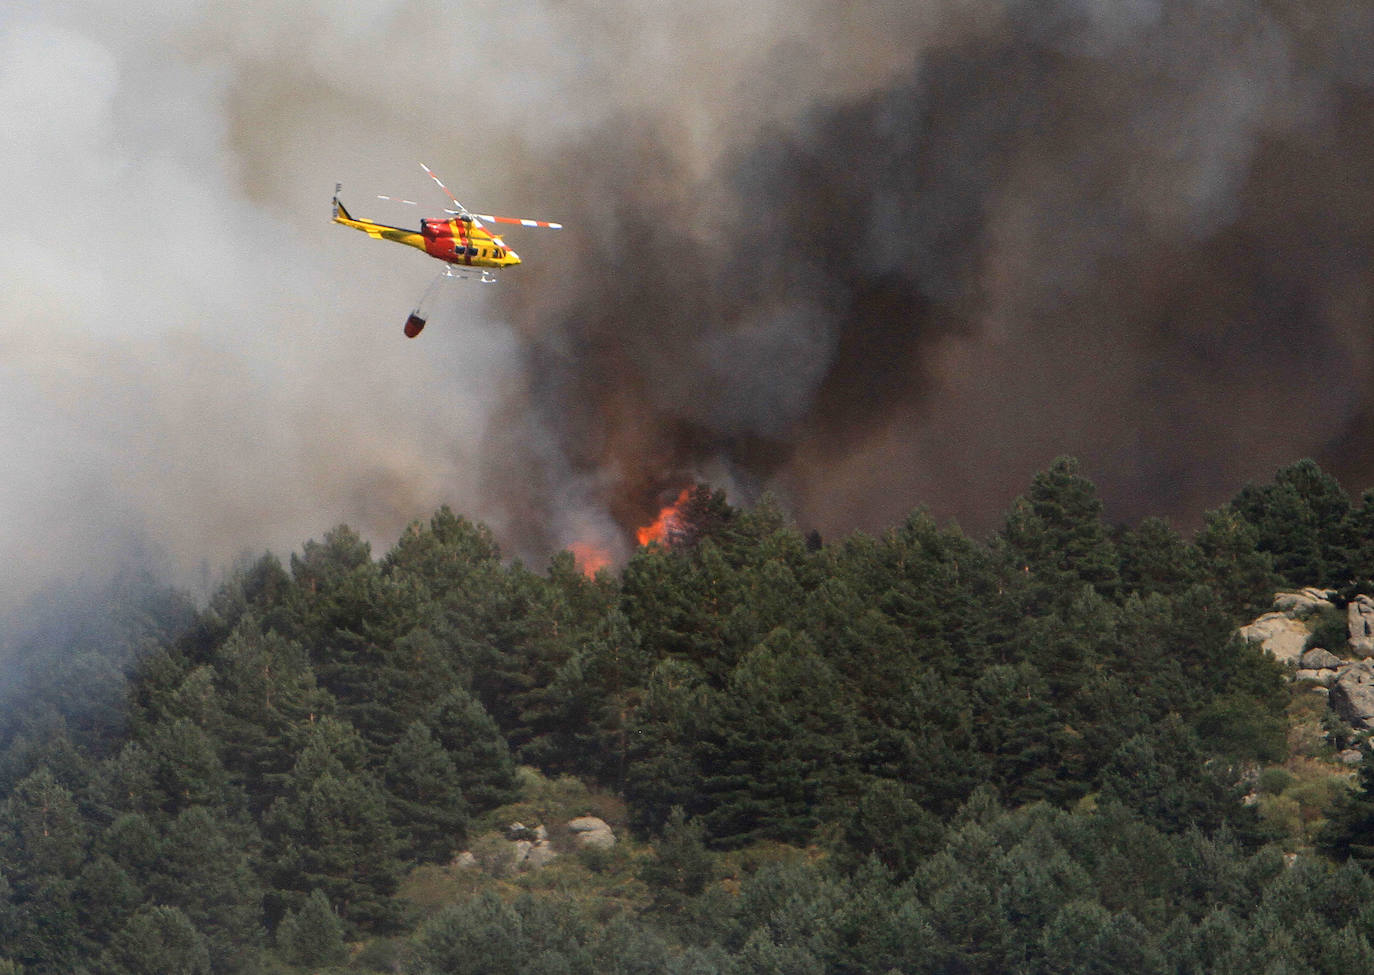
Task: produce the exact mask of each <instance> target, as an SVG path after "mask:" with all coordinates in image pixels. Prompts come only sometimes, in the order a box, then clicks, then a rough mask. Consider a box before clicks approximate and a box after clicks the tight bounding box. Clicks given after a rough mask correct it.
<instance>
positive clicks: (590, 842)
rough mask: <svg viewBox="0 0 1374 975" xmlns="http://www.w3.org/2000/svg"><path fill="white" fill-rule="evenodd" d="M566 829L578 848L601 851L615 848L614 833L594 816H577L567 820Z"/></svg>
mask: <svg viewBox="0 0 1374 975" xmlns="http://www.w3.org/2000/svg"><path fill="white" fill-rule="evenodd" d="M568 829H569V830H570V831H571V832H572V834H573V838H574V839H575V840H576V841H577V845H578V846H594V847H599V848H601V849H603V850H604V849H609V848H610V847H612V846H615V833H614V832H613V831H612V830H611V827H610V825H609V824H608V823H607V822H606V821H605V820H604V819H599V818H597V817H596V816H578V817H577V818H576V819H572V820H569V821H568Z"/></svg>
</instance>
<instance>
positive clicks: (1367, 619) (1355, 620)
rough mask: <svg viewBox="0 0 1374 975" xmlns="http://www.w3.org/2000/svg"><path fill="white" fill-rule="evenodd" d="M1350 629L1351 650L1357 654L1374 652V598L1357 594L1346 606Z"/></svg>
mask: <svg viewBox="0 0 1374 975" xmlns="http://www.w3.org/2000/svg"><path fill="white" fill-rule="evenodd" d="M1345 612H1346V622H1347V626H1348V627H1349V629H1350V650H1351V652H1352V653H1357V654H1370V653H1374V599H1370V598H1369V597H1368V596H1356V597H1355V598H1354V599H1352V600H1350V603H1349V604H1348V605H1347V606H1346V610H1345Z"/></svg>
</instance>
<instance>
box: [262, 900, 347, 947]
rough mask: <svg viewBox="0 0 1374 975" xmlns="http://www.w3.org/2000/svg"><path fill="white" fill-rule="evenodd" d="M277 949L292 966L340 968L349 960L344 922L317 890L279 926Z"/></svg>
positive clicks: (283, 919)
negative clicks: (340, 965) (338, 965)
mask: <svg viewBox="0 0 1374 975" xmlns="http://www.w3.org/2000/svg"><path fill="white" fill-rule="evenodd" d="M277 948H278V950H279V951H280V952H281V955H282V957H283V958H285V959H286V961H288V962H290V963H291V964H293V965H302V966H318V965H337V964H340V963H342V962H343V961H344V960H345V959H346V958H347V957H348V946H347V945H345V944H344V927H343V922H342V921H341V920H339V915H338V914H336V913H334V908H333V907H331V906H330V904H329V898H328V897H326V896H325V894H324V891H322V890H320V889H319V888H318V887H317V888H315V889H314V890H313V891H311V892H310V896H309V897H307V898H306V900H305V903H304V904H302V905H301V908H300V910H299V911H288V912H287V913H286V916H285V917H283V918H282V921H281V924H280V925H278V926H277Z"/></svg>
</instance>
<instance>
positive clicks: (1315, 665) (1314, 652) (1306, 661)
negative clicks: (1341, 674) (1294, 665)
mask: <svg viewBox="0 0 1374 975" xmlns="http://www.w3.org/2000/svg"><path fill="white" fill-rule="evenodd" d="M1340 665H1341V658H1340V657H1338V656H1336V655H1335V654H1334V653H1332V652H1331V651H1330V650H1323V649H1322V648H1321V647H1313V648H1312V649H1311V650H1309V651H1307V652H1306V653H1305V654H1303V655H1302V659H1301V660H1299V661H1298V666H1299V667H1301V668H1303V669H1304V670H1335V669H1336V668H1337V667H1339V666H1340Z"/></svg>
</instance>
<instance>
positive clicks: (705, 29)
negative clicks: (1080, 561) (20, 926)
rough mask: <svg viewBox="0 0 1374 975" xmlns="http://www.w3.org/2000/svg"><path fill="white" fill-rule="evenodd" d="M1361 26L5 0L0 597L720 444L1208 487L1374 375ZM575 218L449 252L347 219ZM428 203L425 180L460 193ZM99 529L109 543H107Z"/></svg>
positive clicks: (902, 465)
mask: <svg viewBox="0 0 1374 975" xmlns="http://www.w3.org/2000/svg"><path fill="white" fill-rule="evenodd" d="M1371 35H1374V17H1372V16H1371V15H1370V14H1369V13H1368V11H1367V10H1366V9H1365V8H1364V6H1363V5H1361V4H1358V3H1355V2H1353V0H1351V2H1343V0H1327V2H1325V3H1320V4H1315V5H1314V4H1310V3H1309V4H1303V5H1301V6H1299V5H1297V4H1296V3H1294V2H1273V3H1268V4H1265V5H1262V6H1261V7H1258V8H1256V7H1255V6H1254V5H1245V4H1241V3H1240V2H1238V0H1223V2H1208V3H1203V2H1200V0H1192V2H1184V0H1155V2H1150V0H1135V2H1129V3H1106V2H1094V0H1063V2H1057V3H1049V4H1045V3H1036V4H1029V3H1019V2H1013V0H939V2H934V3H923V4H911V3H909V2H905V0H903V2H896V0H869V2H866V3H862V4H857V5H855V4H841V3H836V2H834V0H794V2H789V3H781V2H776V3H775V2H763V3H754V4H735V3H726V2H724V0H692V2H689V3H683V4H676V5H672V6H671V8H670V9H667V8H664V7H663V6H662V5H657V4H647V3H642V2H636V0H613V2H602V0H598V2H595V3H592V2H589V0H557V2H555V0H539V2H536V0H508V2H504V3H499V4H498V3H495V2H482V0H474V2H472V3H469V4H464V5H462V6H461V7H455V6H446V5H441V4H436V3H433V2H432V0H359V2H356V3H352V4H349V5H348V6H347V9H346V10H345V9H343V8H340V7H339V6H338V5H337V4H332V3H326V2H323V0H305V2H296V3H290V4H287V3H258V4H242V3H236V2H230V0H178V2H175V3H167V2H164V0H157V2H154V0H132V2H126V0H121V2H120V3H119V4H118V5H116V4H114V3H111V2H109V0H74V2H72V3H68V4H64V5H52V4H44V3H40V2H37V0H19V2H17V3H12V4H9V5H8V6H7V7H6V8H5V10H4V12H3V13H0V118H3V119H4V120H5V123H6V139H5V140H4V142H3V143H0V175H3V177H4V178H3V181H0V185H3V186H4V187H5V194H6V197H5V211H6V213H7V214H8V216H9V219H8V220H7V221H6V224H7V228H6V232H7V234H8V238H9V239H8V241H7V246H6V247H5V248H4V249H3V250H0V452H3V456H4V457H5V459H6V463H5V465H4V468H5V473H4V474H3V475H0V503H3V505H4V508H3V510H4V511H5V513H6V516H7V517H6V518H5V520H4V522H3V524H0V553H2V554H3V555H4V556H5V557H4V559H3V560H2V561H0V566H2V568H0V601H3V602H4V603H7V604H10V605H13V604H15V603H17V602H18V601H19V600H21V599H22V598H23V597H24V596H25V595H26V594H28V593H31V592H33V591H36V590H37V589H38V588H39V587H40V586H41V585H42V584H43V582H44V580H46V579H49V578H52V577H54V576H59V575H66V576H71V575H74V574H79V573H80V572H89V573H94V574H96V575H99V574H102V573H107V572H108V571H109V570H110V569H111V568H113V567H114V566H115V565H118V564H120V563H121V562H125V561H128V560H129V559H131V558H138V559H143V560H152V561H154V562H160V563H161V564H162V565H163V567H164V568H165V569H166V571H168V572H169V573H172V574H173V575H174V576H177V577H179V578H180V579H181V580H182V581H186V580H188V579H191V580H193V579H194V578H195V576H196V574H197V572H198V571H199V570H200V566H201V565H202V564H208V565H209V566H213V567H216V568H218V567H219V566H221V565H224V564H226V563H227V562H228V561H229V560H231V559H232V558H234V557H235V556H236V555H238V554H240V553H242V552H257V551H261V550H263V549H265V548H270V549H273V550H275V551H278V552H282V551H289V550H291V549H293V548H295V547H297V546H298V545H299V544H300V543H301V542H302V541H303V540H304V539H306V538H309V537H314V536H318V535H319V534H321V533H322V532H323V531H325V530H327V529H328V528H329V527H330V526H332V525H333V524H335V523H338V522H347V523H349V524H351V525H353V526H354V527H356V528H358V529H360V530H361V531H362V532H363V533H364V534H365V536H367V537H369V538H371V539H373V540H374V542H377V543H379V544H382V545H389V544H390V543H391V541H392V540H394V538H395V537H396V535H397V534H398V533H399V531H400V529H401V528H402V527H403V526H404V524H405V523H406V522H408V521H410V520H412V519H415V518H423V517H426V516H427V515H428V514H429V513H430V512H432V511H433V509H434V508H436V507H437V506H438V505H439V504H443V503H448V504H450V505H452V506H453V507H454V508H456V509H458V510H461V511H463V512H465V513H467V514H469V515H471V516H472V517H475V518H478V519H480V520H483V521H486V522H488V523H489V524H491V525H492V526H493V528H494V529H495V530H496V531H497V533H498V535H499V536H500V537H501V538H502V539H503V541H504V543H505V545H506V547H507V550H508V551H511V552H512V553H515V554H520V555H522V556H525V557H527V558H530V559H532V560H542V559H543V558H544V557H545V556H547V554H548V553H549V552H550V551H552V550H553V549H555V548H557V547H560V546H563V545H567V544H571V543H573V542H578V541H586V540H588V539H590V540H592V541H595V542H596V543H598V544H599V545H600V546H601V547H603V548H606V549H609V550H611V551H613V553H615V554H620V555H623V554H624V552H625V551H626V550H627V548H628V546H629V545H630V544H632V538H633V535H632V532H631V529H632V528H633V527H634V526H635V525H637V524H643V523H645V522H647V521H648V520H650V519H651V518H652V516H653V514H654V513H655V512H656V510H657V506H658V505H659V504H661V503H663V502H664V501H666V500H671V498H672V497H673V496H675V495H676V492H677V490H678V489H680V488H681V486H682V485H683V484H684V483H685V482H687V481H690V480H693V479H698V478H705V479H708V480H710V481H712V483H715V484H717V485H719V486H723V487H726V488H727V489H728V490H729V491H730V492H731V494H732V495H733V496H734V497H736V498H737V499H738V500H744V501H747V500H750V499H752V498H753V497H755V496H756V495H757V494H758V493H759V492H761V491H763V490H772V491H774V492H777V493H779V494H781V495H782V496H783V497H784V498H785V499H786V500H787V502H788V504H789V505H790V506H791V507H792V509H793V510H794V511H795V513H796V514H797V516H798V519H799V520H800V521H801V522H802V523H804V524H806V525H808V526H810V525H815V526H817V527H820V528H821V529H822V530H823V531H826V532H831V533H834V532H843V531H847V530H850V529H852V528H855V527H867V528H874V527H878V526H880V525H882V524H885V523H887V522H889V521H891V520H892V519H894V518H897V517H900V516H901V515H902V514H904V513H905V512H906V511H908V510H910V509H911V508H912V507H914V506H917V505H921V504H925V505H928V506H930V507H931V508H932V510H934V511H935V512H936V513H937V514H940V515H949V516H956V517H958V518H959V519H960V520H961V521H962V522H963V523H964V524H965V525H966V526H968V527H971V528H974V529H980V530H981V529H984V528H986V527H988V526H989V525H991V524H992V523H993V520H994V519H995V518H996V516H997V513H998V512H1000V511H1001V510H1003V509H1004V507H1005V504H1006V502H1007V501H1008V500H1009V499H1010V498H1011V497H1012V496H1014V495H1015V494H1016V493H1017V492H1018V491H1020V490H1022V489H1023V488H1024V485H1025V484H1026V482H1027V480H1028V478H1029V476H1030V475H1031V474H1032V473H1033V472H1034V471H1035V470H1036V469H1038V468H1040V467H1043V466H1044V465H1045V464H1046V463H1047V462H1048V461H1049V460H1050V459H1052V458H1053V457H1054V456H1055V455H1056V454H1059V453H1074V454H1077V455H1078V456H1080V457H1081V458H1082V459H1083V460H1084V462H1085V466H1086V467H1087V470H1088V471H1089V473H1090V474H1091V475H1092V476H1093V477H1094V478H1095V479H1096V480H1097V481H1098V483H1099V485H1100V486H1101V487H1102V489H1103V493H1104V496H1105V497H1106V500H1107V502H1108V504H1109V507H1110V509H1111V510H1112V511H1113V513H1114V514H1116V515H1117V516H1119V517H1126V518H1132V517H1137V516H1139V515H1140V514H1143V513H1147V512H1148V513H1163V514H1169V515H1173V516H1174V517H1176V518H1178V519H1180V520H1182V521H1185V522H1186V521H1188V520H1190V519H1195V518H1196V517H1197V514H1198V513H1199V512H1200V511H1201V510H1202V509H1203V508H1204V507H1208V506H1214V505H1216V504H1218V503H1220V502H1221V501H1223V500H1224V499H1225V498H1226V497H1228V496H1229V495H1230V494H1231V493H1233V492H1234V490H1236V489H1237V488H1238V487H1239V486H1240V485H1241V484H1242V483H1244V482H1245V481H1246V480H1251V479H1262V478H1265V477H1267V476H1268V475H1269V474H1270V473H1272V471H1273V470H1274V468H1275V467H1277V466H1279V465H1281V464H1284V463H1287V462H1289V461H1291V460H1293V459H1295V458H1296V457H1298V456H1302V455H1304V454H1315V455H1317V456H1318V458H1319V459H1320V460H1321V461H1322V462H1323V463H1324V464H1326V465H1327V466H1329V467H1330V468H1331V469H1333V470H1334V471H1336V472H1337V473H1338V474H1340V475H1342V476H1343V477H1345V478H1346V479H1347V483H1348V484H1349V485H1350V486H1352V487H1360V486H1363V484H1364V483H1367V479H1368V475H1369V474H1370V473H1371V466H1374V465H1371V463H1370V461H1369V460H1368V459H1367V457H1366V456H1364V455H1362V453H1361V451H1360V448H1361V446H1362V444H1363V443H1364V441H1365V439H1366V436H1367V434H1369V433H1370V432H1374V431H1371V426H1374V420H1372V419H1371V417H1374V409H1371V403H1370V393H1369V389H1370V388H1371V385H1370V382H1369V379H1370V375H1369V373H1370V359H1371V349H1370V330H1369V326H1368V322H1369V315H1370V308H1369V294H1370V288H1369V285H1370V281H1369V273H1370V272H1369V249H1370V236H1371V235H1370V231H1371V226H1370V224H1371V220H1374V218H1371V216H1370V215H1371V214H1374V207H1371V206H1370V205H1369V204H1370V203H1371V202H1372V201H1371V200H1370V199H1368V196H1369V193H1370V191H1369V190H1368V189H1366V182H1365V180H1364V179H1363V178H1362V176H1363V174H1364V173H1367V172H1368V171H1369V164H1370V162H1371V159H1370V155H1371V151H1372V150H1371V148H1370V144H1369V140H1368V139H1367V138H1366V136H1367V133H1368V132H1369V131H1370V125H1369V123H1370V122H1371V120H1372V119H1371V116H1372V115H1374V100H1372V99H1371V91H1370V87H1371V85H1374V69H1371V68H1370V67H1369V65H1368V58H1367V57H1366V52H1367V51H1368V50H1369V41H1370V40H1371ZM416 161H424V162H427V163H429V164H430V165H432V166H434V167H435V168H436V169H437V170H438V171H439V172H440V173H441V174H442V175H443V176H444V177H445V179H446V181H447V182H448V183H449V184H450V186H452V187H453V188H454V190H455V192H456V193H457V194H458V196H459V198H460V199H463V200H464V201H465V202H467V203H468V204H469V205H470V206H473V207H474V208H476V209H481V210H488V209H490V210H492V211H494V212H507V213H516V214H520V215H529V216H535V217H545V218H550V219H554V220H561V221H562V222H564V223H565V224H566V225H567V226H568V229H567V230H565V231H562V232H558V233H556V234H555V233H547V232H543V231H513V232H512V233H511V234H510V235H509V237H508V239H509V241H510V243H511V244H512V245H513V246H515V247H516V248H517V249H518V250H519V251H520V252H521V254H522V256H523V257H524V258H525V264H524V266H522V267H521V268H519V269H516V270H514V271H512V272H510V273H508V274H507V275H506V277H505V278H504V280H503V282H502V283H501V284H500V285H499V286H498V287H496V288H490V289H479V288H477V287H476V286H474V285H471V284H469V285H465V286H454V287H451V288H448V289H446V291H447V293H446V294H445V295H444V297H443V299H442V301H443V307H442V310H441V311H440V312H439V313H438V314H436V315H435V316H434V317H433V318H432V321H431V325H430V327H429V328H428V329H427V330H426V332H425V333H424V335H423V336H421V337H420V338H419V339H416V340H414V341H407V340H405V339H404V338H402V337H401V335H400V324H401V322H402V321H403V320H404V318H405V314H406V312H407V311H409V309H410V307H411V306H412V305H413V303H414V302H415V301H416V300H417V299H418V297H419V295H420V294H421V292H422V291H423V290H424V289H425V287H426V285H427V284H428V282H429V280H430V278H431V277H432V275H433V273H434V268H433V267H431V266H430V262H428V261H427V260H426V259H424V258H423V257H422V256H420V255H419V254H418V253H414V252H410V251H407V250H404V249H402V248H398V247H393V246H391V245H386V244H379V243H377V242H375V241H370V240H368V239H367V238H365V237H363V236H362V235H360V234H354V233H351V232H348V231H345V230H344V229H343V228H340V227H337V226H335V225H332V224H331V223H330V222H329V220H328V200H329V193H330V191H331V190H332V184H333V181H335V180H336V179H339V180H343V182H344V194H343V196H344V199H345V200H346V201H347V202H348V203H349V204H350V207H351V209H352V210H354V211H355V212H357V213H358V214H360V215H363V216H370V217H374V218H376V219H382V220H386V221H389V222H396V223H406V222H411V223H413V222H414V221H415V220H416V219H417V218H418V216H419V215H418V214H415V213H411V212H405V211H399V212H398V210H397V209H396V208H392V209H388V207H389V206H390V205H389V204H385V203H382V202H381V201H377V200H375V199H373V196H374V194H376V193H379V192H381V193H391V194H397V195H403V196H410V197H412V198H416V195H417V194H419V193H422V192H424V189H423V187H424V182H423V177H422V174H420V173H419V170H418V167H417V166H416V165H415V163H416ZM420 198H421V199H428V200H431V201H432V202H433V203H434V204H435V207H436V208H437V207H438V206H439V205H440V203H441V201H440V200H439V199H438V198H435V197H432V196H431V197H420ZM76 567H80V569H78V568H76Z"/></svg>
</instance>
